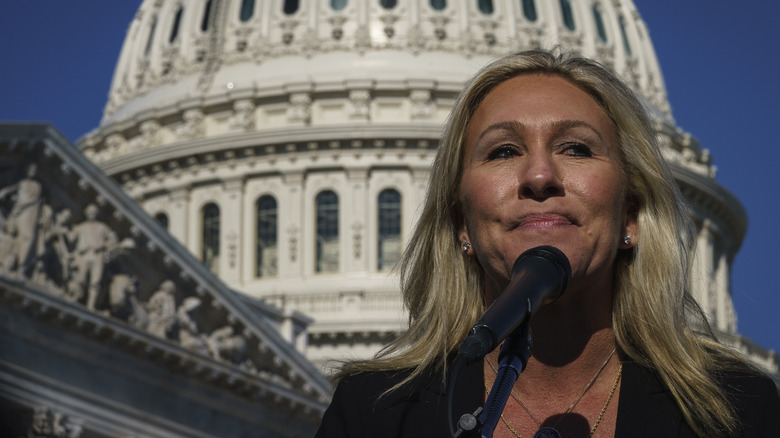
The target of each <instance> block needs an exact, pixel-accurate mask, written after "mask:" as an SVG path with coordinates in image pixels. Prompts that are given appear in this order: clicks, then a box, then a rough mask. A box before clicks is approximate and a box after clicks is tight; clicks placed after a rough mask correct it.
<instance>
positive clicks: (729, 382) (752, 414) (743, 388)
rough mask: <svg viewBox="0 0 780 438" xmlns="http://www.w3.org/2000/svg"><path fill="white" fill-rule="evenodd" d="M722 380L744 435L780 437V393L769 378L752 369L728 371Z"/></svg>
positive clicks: (720, 377) (723, 373)
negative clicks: (750, 370)
mask: <svg viewBox="0 0 780 438" xmlns="http://www.w3.org/2000/svg"><path fill="white" fill-rule="evenodd" d="M719 380H720V382H721V385H722V387H723V389H724V390H725V391H726V393H727V394H728V396H729V398H730V399H731V401H732V403H733V406H734V408H735V409H736V411H737V416H738V418H739V420H740V423H741V425H742V436H767V437H770V436H771V437H777V436H780V396H779V395H778V390H777V386H776V385H775V382H774V381H772V379H770V378H769V377H767V376H765V375H762V374H758V373H755V372H749V371H726V372H722V373H720V376H719Z"/></svg>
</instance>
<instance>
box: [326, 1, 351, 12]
mask: <svg viewBox="0 0 780 438" xmlns="http://www.w3.org/2000/svg"><path fill="white" fill-rule="evenodd" d="M346 7H347V0H330V8H331V9H333V10H334V11H341V10H342V9H344V8H346Z"/></svg>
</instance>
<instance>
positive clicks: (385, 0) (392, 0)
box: [379, 0, 398, 9]
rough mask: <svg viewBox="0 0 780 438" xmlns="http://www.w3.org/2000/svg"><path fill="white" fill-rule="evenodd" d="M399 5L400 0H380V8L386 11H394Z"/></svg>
mask: <svg viewBox="0 0 780 438" xmlns="http://www.w3.org/2000/svg"><path fill="white" fill-rule="evenodd" d="M397 4H398V0H379V6H381V7H383V8H385V9H393V8H394V7H395V6H396V5H397Z"/></svg>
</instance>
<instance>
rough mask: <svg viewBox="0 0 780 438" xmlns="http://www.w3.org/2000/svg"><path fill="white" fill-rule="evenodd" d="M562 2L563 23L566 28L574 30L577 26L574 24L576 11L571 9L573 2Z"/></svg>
mask: <svg viewBox="0 0 780 438" xmlns="http://www.w3.org/2000/svg"><path fill="white" fill-rule="evenodd" d="M560 2H561V16H562V17H563V24H564V26H566V29H569V30H570V31H574V29H576V26H575V25H574V13H573V12H572V10H571V2H570V1H569V0H560Z"/></svg>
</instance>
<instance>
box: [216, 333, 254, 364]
mask: <svg viewBox="0 0 780 438" xmlns="http://www.w3.org/2000/svg"><path fill="white" fill-rule="evenodd" d="M209 350H210V351H211V354H212V355H213V356H214V357H215V358H217V359H223V360H226V361H228V362H232V363H235V364H241V363H242V362H244V361H245V360H246V340H245V339H244V337H243V336H241V335H237V334H235V330H234V329H233V326H229V325H228V326H225V327H221V328H218V329H216V330H214V331H213V332H212V333H211V335H209Z"/></svg>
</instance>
